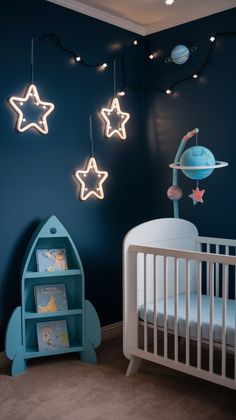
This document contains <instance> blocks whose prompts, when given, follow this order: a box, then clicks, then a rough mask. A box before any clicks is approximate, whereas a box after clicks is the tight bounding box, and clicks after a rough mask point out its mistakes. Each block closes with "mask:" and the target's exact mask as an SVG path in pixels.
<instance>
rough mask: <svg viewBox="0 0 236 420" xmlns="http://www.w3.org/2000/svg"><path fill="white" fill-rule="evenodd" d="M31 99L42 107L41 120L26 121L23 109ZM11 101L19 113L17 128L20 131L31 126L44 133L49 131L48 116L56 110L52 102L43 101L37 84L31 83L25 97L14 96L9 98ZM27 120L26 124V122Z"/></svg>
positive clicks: (34, 103)
mask: <svg viewBox="0 0 236 420" xmlns="http://www.w3.org/2000/svg"><path fill="white" fill-rule="evenodd" d="M28 101H30V102H31V103H32V104H33V105H35V106H37V107H39V108H42V112H43V115H42V116H41V119H40V121H39V122H29V123H27V122H26V119H25V118H24V114H23V111H22V109H21V108H22V106H23V105H24V103H26V102H28ZM9 103H10V105H11V106H12V108H14V110H15V111H16V112H17V114H18V119H17V124H16V128H17V130H18V131H20V132H23V131H26V130H28V129H29V128H35V129H36V130H38V131H39V132H40V133H42V134H47V133H48V125H47V117H48V115H49V114H50V113H51V112H52V111H53V110H54V105H53V104H52V103H51V102H44V101H41V99H40V97H39V94H38V90H37V88H36V86H35V85H30V86H29V87H28V89H27V91H26V94H25V96H24V97H23V98H19V97H17V96H12V97H11V98H10V99H9ZM25 122H26V124H24V123H25Z"/></svg>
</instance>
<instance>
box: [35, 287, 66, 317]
mask: <svg viewBox="0 0 236 420" xmlns="http://www.w3.org/2000/svg"><path fill="white" fill-rule="evenodd" d="M34 295H35V304H36V311H37V312H57V311H65V310H67V309H68V304H67V297H66V288H65V285H64V284H43V285H41V286H35V288H34Z"/></svg>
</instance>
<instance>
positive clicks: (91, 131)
mask: <svg viewBox="0 0 236 420" xmlns="http://www.w3.org/2000/svg"><path fill="white" fill-rule="evenodd" d="M92 118H93V116H92V115H90V116H89V133H90V145H91V156H92V157H93V125H92Z"/></svg>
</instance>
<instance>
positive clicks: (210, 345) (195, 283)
mask: <svg viewBox="0 0 236 420" xmlns="http://www.w3.org/2000/svg"><path fill="white" fill-rule="evenodd" d="M197 241H198V242H199V244H201V249H202V250H203V252H195V251H182V250H176V249H166V248H155V247H149V246H141V245H130V246H129V258H128V260H129V263H128V264H129V283H130V287H131V288H132V291H131V290H130V293H128V296H129V298H128V299H129V302H128V305H130V310H129V314H130V317H129V319H127V320H126V322H127V323H129V322H130V325H128V326H127V331H129V332H130V334H129V337H128V338H127V343H128V348H129V353H130V354H131V355H132V360H131V365H130V367H129V369H128V374H130V373H132V369H133V368H134V366H135V363H134V360H135V359H136V362H137V361H140V360H141V359H147V360H151V361H153V362H157V363H159V364H163V365H165V366H168V367H171V368H174V369H177V370H180V371H182V372H186V373H189V374H192V375H194V376H197V377H200V378H203V379H206V380H210V381H212V382H215V383H218V384H221V385H224V386H227V387H230V388H233V389H236V334H235V330H236V310H235V302H236V297H235V293H236V275H235V273H236V270H235V266H236V257H235V256H233V255H230V254H231V249H230V248H231V247H232V249H233V248H234V255H235V249H236V241H231V242H229V241H227V243H222V242H224V241H221V243H218V241H217V240H216V239H212V238H210V239H209V238H202V237H200V238H199V239H198V240H197ZM214 247H215V248H214ZM222 247H224V254H223V251H222ZM213 248H214V249H215V252H214V250H213ZM204 251H205V252H204ZM209 251H211V252H209ZM229 281H230V283H232V284H233V293H234V312H235V316H234V325H233V329H234V342H233V343H232V342H230V343H229V342H228V341H227V304H228V297H229ZM204 283H205V285H204ZM203 289H205V291H203ZM191 293H195V295H196V299H197V303H196V311H197V317H196V322H194V323H193V321H191V316H190V313H191V309H192V308H191V299H190V295H191ZM181 294H182V296H184V299H185V303H184V306H185V308H184V312H185V313H184V321H183V319H182V320H181V318H180V316H179V313H180V312H181V311H182V312H183V310H182V308H181V307H180V304H179V300H180V296H181ZM204 295H205V296H209V325H208V335H207V338H206V337H204V335H203V324H202V299H203V298H204ZM215 296H216V297H220V298H222V313H221V321H222V323H221V324H222V325H221V337H220V339H219V337H218V341H217V340H216V339H215V334H216V332H215V324H214V309H215V307H214V306H215V303H214V297H215ZM169 298H172V303H173V307H174V310H173V311H172V317H170V312H169V309H170V308H168V305H169ZM160 305H162V311H160V310H159V308H160ZM140 307H143V320H142V321H140ZM150 308H151V309H150ZM161 312H162V314H163V315H162V316H161V315H160V314H161ZM150 313H153V316H152V319H151V320H150V316H149V315H150ZM182 318H183V316H182ZM140 325H141V326H140ZM204 328H206V325H205V327H204ZM182 342H183V343H182ZM228 355H230V360H228ZM220 359H221V360H220ZM219 360H220V363H218V362H219ZM132 363H133V365H132ZM132 366H133V367H132ZM137 366H138V363H136V367H137ZM134 369H135V368H134Z"/></svg>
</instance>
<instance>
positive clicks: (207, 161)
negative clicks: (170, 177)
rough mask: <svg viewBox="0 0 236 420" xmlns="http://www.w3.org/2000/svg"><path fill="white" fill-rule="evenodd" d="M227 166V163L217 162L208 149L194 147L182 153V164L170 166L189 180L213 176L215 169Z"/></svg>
mask: <svg viewBox="0 0 236 420" xmlns="http://www.w3.org/2000/svg"><path fill="white" fill-rule="evenodd" d="M227 165H228V163H227V162H221V161H216V160H215V157H214V155H213V153H212V152H211V151H210V150H209V149H207V148H206V147H203V146H193V147H190V148H189V149H187V150H185V152H183V153H182V155H181V158H180V162H174V163H172V164H170V165H169V166H170V167H171V168H173V169H180V170H181V171H182V172H183V174H184V175H185V176H186V177H187V178H190V179H196V180H201V179H205V178H207V177H208V176H209V175H211V174H212V172H213V171H214V169H217V168H222V167H224V166H227Z"/></svg>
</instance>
